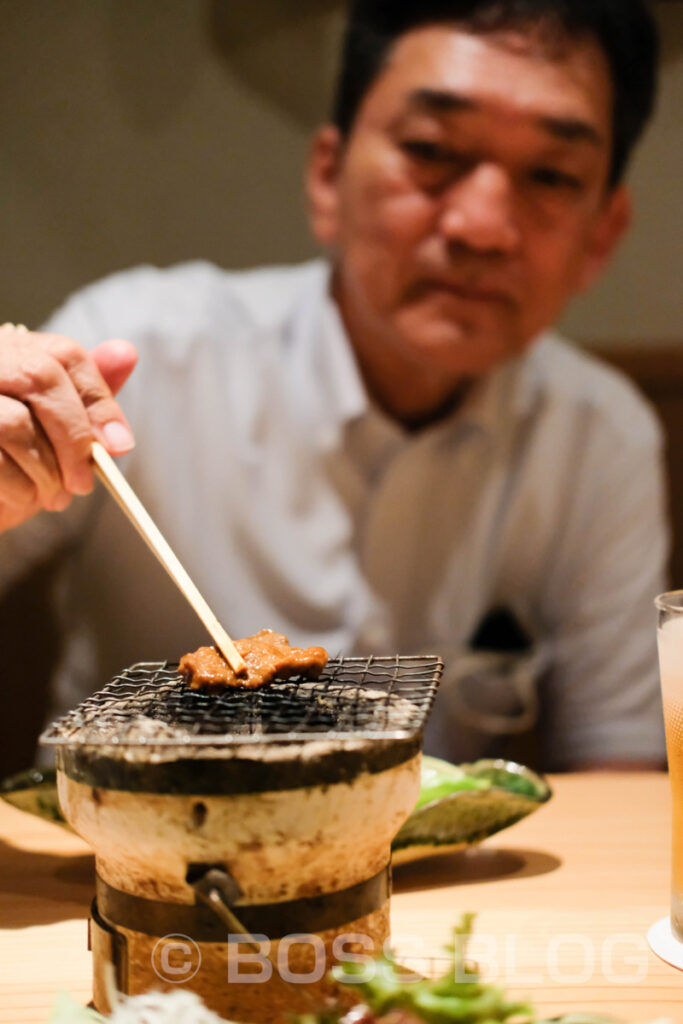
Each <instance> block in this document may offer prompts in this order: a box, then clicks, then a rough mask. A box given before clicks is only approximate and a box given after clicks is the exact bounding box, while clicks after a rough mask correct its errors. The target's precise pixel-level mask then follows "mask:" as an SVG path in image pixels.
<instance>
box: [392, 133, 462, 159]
mask: <svg viewBox="0 0 683 1024" xmlns="http://www.w3.org/2000/svg"><path fill="white" fill-rule="evenodd" d="M401 148H402V149H403V152H404V153H407V154H408V156H411V157H413V158H414V159H417V160H424V161H426V162H428V163H446V162H448V161H452V160H453V159H454V154H453V153H451V152H450V150H448V149H445V148H444V147H443V146H440V145H439V144H438V143H436V142H425V141H422V140H421V139H408V140H407V141H406V142H402V143H401Z"/></svg>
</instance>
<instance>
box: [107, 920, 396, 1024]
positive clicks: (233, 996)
mask: <svg viewBox="0 0 683 1024" xmlns="http://www.w3.org/2000/svg"><path fill="white" fill-rule="evenodd" d="M388 935H389V900H386V902H385V903H384V905H383V906H382V907H381V908H380V909H379V910H377V911H375V912H374V913H372V914H368V915H366V916H365V917H363V918H360V919H359V920H357V921H351V922H349V923H348V924H347V925H346V926H344V927H343V928H341V929H329V930H327V931H324V932H320V933H316V934H315V935H309V936H307V937H305V939H304V942H302V943H299V944H296V943H292V942H290V941H287V944H286V946H283V943H282V941H281V940H274V941H273V942H272V943H270V948H269V951H268V957H267V961H268V962H266V956H265V947H263V951H262V952H261V954H260V959H258V960H257V958H256V956H255V955H254V953H253V951H252V949H251V948H250V947H249V946H247V945H246V944H244V943H239V944H238V943H231V944H229V945H228V944H227V943H217V942H211V943H207V942H199V943H195V942H193V941H192V940H190V938H189V936H181V935H176V936H173V937H169V938H168V939H157V938H156V937H153V936H150V935H144V934H142V933H140V932H134V931H130V930H129V929H126V928H116V929H110V928H109V927H108V926H107V925H106V924H105V922H103V921H102V919H101V918H100V917H99V914H98V912H97V907H96V905H95V904H93V916H92V917H91V920H90V938H91V947H92V950H93V958H94V962H93V967H94V972H93V994H94V1005H95V1007H96V1009H97V1010H99V1011H100V1013H104V1014H107V1013H110V1012H111V1009H112V1007H111V1005H110V993H111V979H112V977H116V986H117V989H118V990H119V991H121V992H124V993H125V994H128V995H138V994H140V993H142V992H148V991H149V990H150V989H157V990H159V991H164V992H170V991H173V990H174V989H177V988H178V987H183V988H187V989H190V990H191V991H193V992H196V993H197V995H199V996H200V997H201V998H202V999H203V1001H204V1003H205V1004H206V1005H207V1006H208V1007H209V1009H211V1010H213V1011H214V1012H215V1013H217V1014H219V1015H220V1016H222V1017H225V1018H227V1019H230V1020H238V1021H249V1022H250V1024H288V1021H289V1020H290V1019H291V1015H292V1014H293V1013H300V1014H304V1013H310V1012H313V1011H320V1010H321V1009H324V1008H325V1007H326V1006H327V1005H329V1004H330V1003H332V1004H333V1005H335V1006H340V1007H344V1008H347V1007H350V1006H352V1005H353V1004H354V1002H355V1001H356V999H355V998H354V995H353V993H352V992H350V991H349V990H348V989H346V990H345V989H343V988H342V987H341V986H337V985H335V984H334V982H332V981H330V979H329V977H328V974H329V970H330V968H331V967H332V966H333V964H334V963H336V962H337V958H336V956H335V952H338V951H339V943H343V955H346V956H348V955H350V954H352V953H356V954H364V955H373V954H375V953H379V952H380V951H381V949H382V946H383V943H384V942H385V941H386V940H387V938H388ZM346 936H349V937H351V936H353V937H355V939H356V941H355V942H354V941H352V940H351V939H348V940H347V938H346ZM359 937H360V941H359ZM335 940H336V943H335ZM313 943H315V945H314V944H313ZM249 960H251V963H249ZM280 966H282V967H283V968H284V969H283V971H282V973H280V969H279V967H280ZM169 971H170V972H171V973H168V972H169ZM283 974H284V977H283V976H282V975H283ZM250 975H251V977H253V979H254V980H250Z"/></svg>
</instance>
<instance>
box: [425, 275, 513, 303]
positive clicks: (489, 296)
mask: <svg viewBox="0 0 683 1024" xmlns="http://www.w3.org/2000/svg"><path fill="white" fill-rule="evenodd" d="M414 293H415V297H416V298H418V297H422V296H428V295H430V294H433V293H434V294H438V293H443V294H445V295H453V296H454V297H456V298H458V299H463V300H464V301H466V302H474V303H485V304H488V305H505V306H511V305H514V304H515V301H516V300H515V295H514V292H513V291H512V289H511V288H505V287H503V286H501V285H498V284H493V283H489V282H486V281H462V280H451V279H446V278H427V279H425V280H423V281H420V282H419V283H418V284H417V285H416V286H415V289H414Z"/></svg>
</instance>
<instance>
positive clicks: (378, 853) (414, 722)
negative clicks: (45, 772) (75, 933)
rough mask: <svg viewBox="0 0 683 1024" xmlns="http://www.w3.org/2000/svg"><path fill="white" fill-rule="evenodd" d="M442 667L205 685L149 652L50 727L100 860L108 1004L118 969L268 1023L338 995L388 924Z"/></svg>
mask: <svg viewBox="0 0 683 1024" xmlns="http://www.w3.org/2000/svg"><path fill="white" fill-rule="evenodd" d="M440 671H441V664H440V662H439V661H438V659H436V658H408V659H403V658H390V659H344V660H340V661H337V662H332V663H331V664H330V666H329V669H328V670H327V671H326V673H325V675H324V676H323V677H322V678H321V680H319V681H316V682H315V683H311V682H302V681H297V680H290V681H288V682H283V683H277V682H275V683H273V684H271V685H270V686H268V687H266V688H264V689H263V690H260V691H229V692H225V693H221V694H218V695H208V694H203V693H197V692H195V691H191V690H189V689H187V688H185V687H184V685H183V684H182V682H181V681H180V680H179V678H178V676H177V672H176V671H175V668H174V667H173V666H169V665H141V666H134V667H133V668H132V669H130V670H128V671H127V672H125V673H122V674H121V676H119V677H117V678H116V679H115V680H114V681H113V682H112V683H110V684H109V686H107V687H106V688H105V690H103V691H102V692H101V693H100V694H96V695H95V696H94V697H92V698H90V699H89V700H87V701H85V702H84V703H83V704H82V705H81V706H80V707H79V708H77V709H76V710H75V711H74V712H71V713H70V714H69V715H67V716H66V717H65V718H64V719H61V720H60V721H58V722H57V723H55V725H54V726H52V727H51V728H50V729H49V730H48V731H47V732H46V733H45V734H44V736H43V737H42V739H43V742H46V743H50V744H52V745H55V746H56V747H57V761H58V769H59V772H58V783H59V794H60V802H61V804H62V807H63V809H64V813H65V815H66V817H67V819H68V820H69V822H70V823H71V825H72V826H73V827H74V829H75V830H76V831H77V832H78V833H79V834H80V835H82V836H83V837H84V838H85V839H86V840H87V841H88V842H89V843H90V844H91V846H92V847H93V848H94V850H95V855H96V863H97V874H98V882H97V899H96V903H95V905H94V907H93V916H92V920H91V939H92V947H93V952H94V971H95V1005H96V1007H97V1008H98V1009H99V1010H101V1011H103V1012H105V1013H106V1012H108V1010H109V1006H108V999H107V995H106V991H105V985H104V981H103V972H104V967H105V965H106V964H107V963H113V964H114V965H115V967H116V971H117V978H118V984H119V987H120V988H121V990H122V991H124V992H128V993H131V994H135V993H138V992H143V991H146V990H147V989H149V988H154V987H156V988H158V987H161V988H166V989H172V988H174V987H176V986H177V985H178V984H183V985H186V986H187V987H188V988H191V989H193V990H194V991H196V992H197V993H198V994H199V995H201V996H202V998H204V1000H205V1001H206V1003H207V1004H208V1005H209V1007H210V1008H212V1009H213V1010H215V1011H216V1012H217V1013H219V1014H221V1015H223V1016H225V1017H228V1018H232V1019H237V1020H249V1021H253V1022H254V1024H260V1022H263V1024H266V1022H267V1024H280V1022H282V1024H284V1022H285V1021H286V1020H287V1017H288V1014H291V1013H293V1012H298V1013H303V1012H307V1011H309V1010H310V1009H311V1006H312V1005H317V1006H320V1005H321V1003H322V1002H323V1001H324V999H325V997H329V996H333V995H335V993H334V992H333V990H332V989H331V987H330V984H329V982H328V981H327V977H326V976H327V971H328V968H329V966H330V964H331V963H332V962H333V959H334V958H335V956H338V955H340V953H343V952H345V953H346V954H348V952H349V951H350V950H352V949H354V948H355V949H356V951H358V952H364V953H367V952H368V951H369V950H373V949H374V950H376V949H378V948H379V947H381V945H382V943H383V942H384V941H385V939H386V938H387V936H388V929H389V890H390V884H389V857H390V844H391V840H392V838H393V836H394V835H395V833H396V832H397V831H398V829H399V827H400V826H401V824H402V823H403V821H404V820H405V818H406V817H407V816H408V815H409V813H410V811H411V810H412V807H413V806H414V804H415V801H416V799H417V795H418V792H419V751H420V743H421V734H422V728H423V726H424V722H425V719H426V716H427V713H428V711H429V709H430V707H431V704H432V701H433V698H434V695H435V691H436V686H437V683H438V678H439V675H440ZM231 920H232V921H235V922H236V923H237V925H239V929H238V932H237V933H232V938H230V929H229V927H228V923H229V922H230V921H231ZM244 933H246V934H244ZM301 933H305V934H308V935H309V938H308V939H307V940H305V941H304V942H301V941H300V940H296V939H292V938H291V936H292V935H296V934H299V935H300V934H301ZM169 935H174V936H175V938H171V939H169V938H168V936H169ZM347 935H350V936H355V938H349V939H348V940H346V939H344V938H343V937H344V936H347ZM261 936H265V937H267V939H268V941H269V948H268V963H269V964H270V980H267V981H266V980H264V977H265V976H266V975H267V974H268V971H267V970H266V968H265V967H264V960H263V957H262V958H261V960H260V961H258V960H257V959H256V960H255V955H254V948H253V942H254V940H255V939H258V938H260V937H261ZM335 942H336V945H335ZM169 943H170V946H169ZM262 951H263V953H265V947H263V948H262ZM249 954H251V956H252V961H253V963H252V965H251V967H248V966H247V965H246V964H245V961H244V957H245V956H248V955H249ZM174 958H175V959H174ZM273 965H274V966H273ZM195 968H196V970H195ZM250 971H251V974H250V973H249V972H250ZM254 972H256V973H254ZM297 977H298V980H299V981H302V982H305V983H297V982H296V981H294V982H293V981H292V978H295V979H296V978H297Z"/></svg>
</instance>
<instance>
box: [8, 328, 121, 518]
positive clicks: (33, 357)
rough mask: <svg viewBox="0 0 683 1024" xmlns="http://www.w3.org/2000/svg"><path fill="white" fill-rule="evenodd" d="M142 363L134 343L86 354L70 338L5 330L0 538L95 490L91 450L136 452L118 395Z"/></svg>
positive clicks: (108, 345)
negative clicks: (42, 513) (94, 446)
mask: <svg viewBox="0 0 683 1024" xmlns="http://www.w3.org/2000/svg"><path fill="white" fill-rule="evenodd" d="M136 362H137V352H136V350H135V348H134V346H133V345H131V343H130V342H128V341H122V340H118V339H117V340H112V341H105V342H103V343H102V344H101V345H99V346H98V347H97V348H96V349H94V350H93V351H92V352H90V353H88V352H86V350H85V349H83V348H82V347H81V346H80V345H79V344H78V343H77V342H75V341H73V340H72V339H71V338H65V337H62V336H60V335H55V334H39V333H34V332H31V331H27V330H26V328H25V327H15V326H14V325H12V324H5V325H4V326H3V327H0V532H2V531H4V530H7V529H9V528H10V527H12V526H17V525H18V524H19V523H21V522H23V521H24V520H25V519H28V518H30V517H31V516H33V515H34V514H35V513H36V512H38V511H40V509H49V510H52V511H57V510H61V509H64V508H66V507H67V505H69V503H70V502H71V498H72V497H73V495H74V494H88V493H89V492H90V491H91V490H92V489H93V487H94V476H93V472H92V466H91V463H90V447H91V444H92V442H93V440H94V439H95V438H96V439H97V440H98V441H101V443H102V444H103V445H104V447H105V448H106V449H107V451H108V452H109V454H110V455H123V454H124V453H125V452H127V451H129V450H130V449H131V448H132V447H133V446H134V444H135V441H134V439H133V435H132V432H131V430H130V427H129V426H128V423H127V422H126V418H125V416H124V415H123V412H122V411H121V409H120V407H119V406H118V405H117V403H116V402H115V401H114V398H113V395H114V394H116V392H117V391H118V390H119V388H121V387H122V385H123V384H124V383H125V381H126V380H127V379H128V377H129V375H130V374H131V372H132V371H133V369H134V367H135V364H136Z"/></svg>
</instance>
